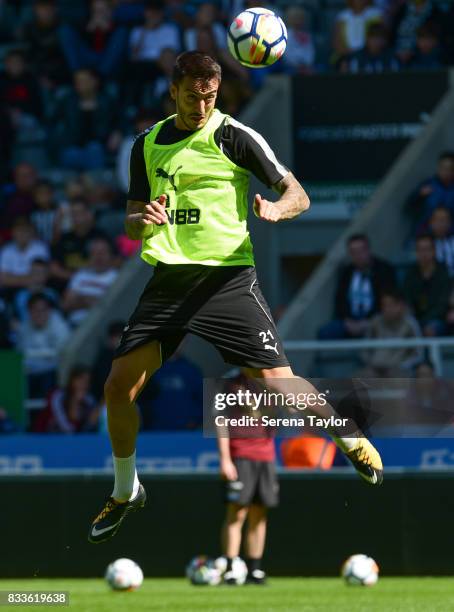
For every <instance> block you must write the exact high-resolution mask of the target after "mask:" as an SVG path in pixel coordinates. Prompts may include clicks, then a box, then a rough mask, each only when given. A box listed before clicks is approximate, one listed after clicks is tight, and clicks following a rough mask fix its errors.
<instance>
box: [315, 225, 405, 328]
mask: <svg viewBox="0 0 454 612" xmlns="http://www.w3.org/2000/svg"><path fill="white" fill-rule="evenodd" d="M347 249H348V254H349V257H350V263H348V264H347V265H345V266H343V267H342V269H341V270H340V272H339V280H338V283H337V289H336V298H335V319H334V320H333V321H331V322H330V323H327V324H326V325H324V326H323V327H322V328H321V329H320V331H319V338H320V339H321V340H337V339H342V338H360V337H362V336H364V334H365V333H366V331H367V327H368V324H369V320H370V318H371V317H372V316H373V315H374V314H375V313H376V312H377V310H378V306H379V296H380V295H381V294H382V293H383V292H384V291H386V290H389V289H394V287H395V286H396V277H395V272H394V269H393V267H392V266H391V265H390V264H389V263H387V262H386V261H384V260H382V259H379V258H378V257H375V256H374V255H372V253H371V250H370V245H369V239H368V238H367V236H366V235H365V234H354V235H353V236H350V238H349V239H348V241H347Z"/></svg>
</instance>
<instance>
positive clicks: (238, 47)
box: [227, 8, 287, 68]
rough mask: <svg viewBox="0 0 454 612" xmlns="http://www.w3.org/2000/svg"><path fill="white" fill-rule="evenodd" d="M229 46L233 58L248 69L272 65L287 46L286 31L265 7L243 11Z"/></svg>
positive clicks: (230, 34) (231, 32) (234, 24)
mask: <svg viewBox="0 0 454 612" xmlns="http://www.w3.org/2000/svg"><path fill="white" fill-rule="evenodd" d="M227 44H228V46H229V51H230V53H231V54H232V55H233V57H234V58H235V59H236V60H238V61H239V62H240V63H241V64H243V66H247V67H248V68H264V67H265V66H271V64H274V62H276V61H277V60H278V59H279V58H280V57H282V55H283V54H284V51H285V49H286V47H287V28H286V27H285V24H284V22H283V21H282V19H281V18H280V17H278V16H277V15H276V14H275V13H273V11H270V10H268V9H264V8H250V9H247V10H246V11H243V12H242V13H240V14H239V15H238V17H236V18H235V19H234V20H233V21H232V23H231V24H230V27H229V31H228V34H227Z"/></svg>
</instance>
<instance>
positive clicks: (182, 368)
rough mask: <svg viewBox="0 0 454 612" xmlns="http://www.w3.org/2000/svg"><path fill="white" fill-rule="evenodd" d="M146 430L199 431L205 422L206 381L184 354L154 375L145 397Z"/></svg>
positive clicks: (177, 356) (144, 420)
mask: <svg viewBox="0 0 454 612" xmlns="http://www.w3.org/2000/svg"><path fill="white" fill-rule="evenodd" d="M139 404H140V407H141V413H142V424H143V429H145V430H148V429H153V430H159V431H166V430H188V429H199V428H200V427H201V426H202V422H203V377H202V372H201V371H200V369H199V368H198V367H197V366H196V365H194V364H193V363H192V362H191V361H189V360H188V359H187V358H186V357H184V355H182V354H181V350H179V351H177V352H175V353H174V354H173V355H172V357H170V358H169V359H168V360H167V361H166V362H165V363H164V364H163V365H162V367H161V368H160V369H159V371H158V372H156V373H155V374H153V377H152V379H151V381H150V383H149V384H148V387H147V389H146V390H145V392H144V393H143V394H142V395H141V398H140V402H139Z"/></svg>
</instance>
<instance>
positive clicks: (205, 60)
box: [172, 51, 222, 85]
mask: <svg viewBox="0 0 454 612" xmlns="http://www.w3.org/2000/svg"><path fill="white" fill-rule="evenodd" d="M186 76H188V77H191V79H200V80H201V81H211V79H218V81H221V78H222V71H221V67H220V65H219V64H218V63H217V62H216V61H215V60H214V59H213V58H212V57H210V56H209V55H207V54H206V53H202V52H201V51H185V52H184V53H181V54H180V55H179V56H178V57H177V59H176V61H175V66H174V68H173V74H172V83H174V84H175V85H177V84H178V83H180V82H181V81H182V80H183V79H184V77H186Z"/></svg>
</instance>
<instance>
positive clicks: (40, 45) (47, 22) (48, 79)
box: [21, 0, 69, 87]
mask: <svg viewBox="0 0 454 612" xmlns="http://www.w3.org/2000/svg"><path fill="white" fill-rule="evenodd" d="M21 41H22V42H23V43H24V44H25V46H26V50H27V59H28V61H29V63H30V66H31V68H32V70H33V72H34V74H36V75H37V76H38V77H39V79H40V82H41V84H42V85H44V86H46V87H53V86H55V85H61V84H62V83H66V82H67V81H68V78H69V71H68V68H67V66H66V62H65V58H64V56H63V53H62V47H61V44H60V35H59V17H58V9H57V5H56V2H55V0H36V2H35V3H34V5H33V18H32V20H31V21H29V22H28V23H26V24H25V26H24V28H23V32H22V36H21Z"/></svg>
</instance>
